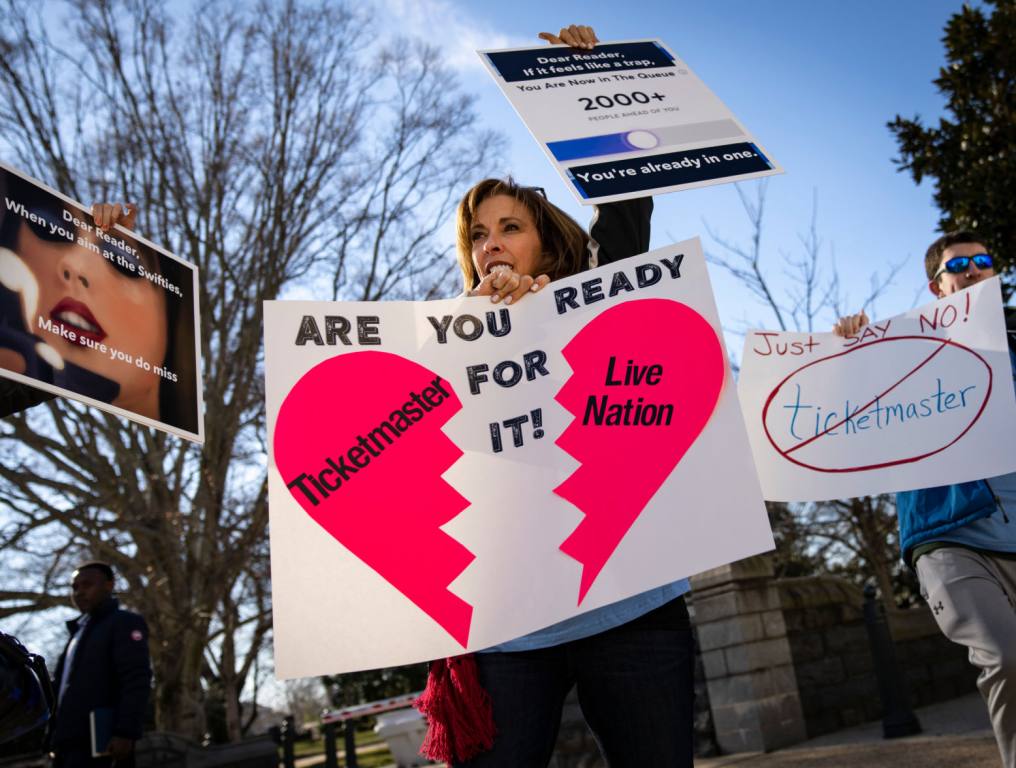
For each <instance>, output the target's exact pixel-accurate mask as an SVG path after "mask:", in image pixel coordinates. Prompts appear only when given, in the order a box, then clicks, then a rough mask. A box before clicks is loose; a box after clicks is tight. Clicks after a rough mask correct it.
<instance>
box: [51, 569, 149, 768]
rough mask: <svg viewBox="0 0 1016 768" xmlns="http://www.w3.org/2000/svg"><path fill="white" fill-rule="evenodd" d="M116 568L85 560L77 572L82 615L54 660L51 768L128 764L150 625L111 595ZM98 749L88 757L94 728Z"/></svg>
mask: <svg viewBox="0 0 1016 768" xmlns="http://www.w3.org/2000/svg"><path fill="white" fill-rule="evenodd" d="M113 578H114V577H113V568H112V567H111V566H110V565H108V564H106V563H100V562H89V563H85V564H83V565H81V566H80V567H78V569H77V570H75V571H74V576H73V581H72V582H71V595H72V600H73V602H74V605H75V606H76V607H77V609H78V610H79V611H81V616H80V617H79V618H77V619H74V620H73V621H69V622H67V629H68V630H69V632H70V639H69V640H68V641H67V646H66V647H65V648H64V651H63V653H62V654H61V655H60V660H59V661H58V662H57V666H56V675H55V679H54V687H55V688H56V690H57V709H56V718H55V721H54V725H53V729H52V731H51V734H50V744H51V745H52V748H53V752H54V754H55V760H56V762H55V765H56V768H85V767H86V766H87V767H88V768H104V767H105V766H110V765H112V764H113V763H114V762H115V763H116V764H117V765H118V766H123V765H131V764H132V763H133V759H134V742H135V741H137V740H138V739H139V738H140V737H141V731H142V728H143V726H144V722H145V713H146V712H147V709H148V697H149V692H150V688H151V682H152V665H151V661H150V659H149V656H148V626H147V625H146V624H145V620H144V619H143V618H142V617H141V616H139V615H138V614H136V613H131V612H130V611H126V610H124V609H122V608H120V605H119V602H118V601H117V599H116V598H115V597H113ZM93 722H94V723H95V731H96V736H97V741H99V742H104V743H98V744H96V745H95V747H96V751H98V752H100V753H104V754H103V755H102V756H100V757H93V744H92V730H93V728H92V724H93Z"/></svg>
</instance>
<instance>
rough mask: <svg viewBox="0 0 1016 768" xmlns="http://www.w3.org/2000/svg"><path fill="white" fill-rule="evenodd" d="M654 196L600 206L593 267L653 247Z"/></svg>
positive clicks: (593, 228) (593, 227) (592, 232)
mask: <svg viewBox="0 0 1016 768" xmlns="http://www.w3.org/2000/svg"><path fill="white" fill-rule="evenodd" d="M652 216H653V198H652V197H639V198H636V199H634V200H622V201H621V202H619V203H604V204H602V205H598V206H596V213H595V214H594V215H593V223H592V225H591V226H590V227H589V235H590V237H592V238H593V241H594V245H591V246H590V250H591V251H592V252H593V254H594V256H593V259H595V260H593V259H591V262H592V263H591V264H590V266H594V267H596V266H602V265H603V264H610V263H611V262H613V261H618V260H619V259H626V258H628V257H629V256H635V255H637V254H639V253H645V252H646V251H648V250H649V222H650V219H652Z"/></svg>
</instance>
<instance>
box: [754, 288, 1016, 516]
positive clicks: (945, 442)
mask: <svg viewBox="0 0 1016 768" xmlns="http://www.w3.org/2000/svg"><path fill="white" fill-rule="evenodd" d="M738 390H739V393H740V397H741V407H742V408H743V409H744V417H745V419H746V420H747V427H748V435H749V438H750V440H751V445H752V452H753V453H754V455H755V464H756V466H757V467H758V472H759V478H760V479H761V481H762V489H763V493H764V495H765V498H766V499H769V500H770V501H820V500H823V499H838V498H847V497H853V496H865V495H871V494H878V493H889V492H893V491H904V490H911V489H915V488H928V487H932V486H939V485H946V484H950V483H958V482H964V481H967V480H977V479H981V478H985V477H993V476H995V475H1001V474H1005V473H1006V472H1011V471H1013V470H1016V452H1014V451H1013V450H1012V440H1013V435H1014V434H1016V398H1014V394H1013V373H1012V368H1011V365H1010V359H1009V348H1008V345H1007V344H1006V337H1005V322H1004V318H1003V315H1002V302H1001V291H1000V283H999V280H998V278H994V279H992V280H986V281H984V282H981V283H978V284H976V285H974V286H972V287H971V288H968V289H967V290H964V291H961V292H959V293H955V294H953V295H951V296H948V297H946V298H944V299H940V300H938V301H936V302H933V303H931V304H926V305H925V306H923V307H919V308H917V309H912V310H910V311H909V312H906V313H904V314H902V315H897V316H896V317H893V318H890V319H889V320H884V321H879V322H874V323H871V324H869V325H867V326H865V328H864V329H862V330H861V331H860V332H859V333H858V334H857V335H856V336H851V337H847V338H840V337H839V336H836V335H835V334H832V333H811V334H807V333H777V332H772V331H752V332H749V333H748V335H747V336H746V337H745V344H744V355H743V357H742V363H741V375H740V379H739V381H738Z"/></svg>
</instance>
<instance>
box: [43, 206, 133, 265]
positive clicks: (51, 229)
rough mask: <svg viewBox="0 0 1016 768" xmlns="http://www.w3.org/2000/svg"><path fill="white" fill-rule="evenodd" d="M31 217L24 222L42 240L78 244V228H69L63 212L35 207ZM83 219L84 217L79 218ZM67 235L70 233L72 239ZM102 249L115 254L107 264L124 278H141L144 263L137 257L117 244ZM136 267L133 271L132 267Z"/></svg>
mask: <svg viewBox="0 0 1016 768" xmlns="http://www.w3.org/2000/svg"><path fill="white" fill-rule="evenodd" d="M29 213H30V214H31V215H30V216H28V217H26V218H25V219H24V222H25V223H26V224H27V225H28V227H29V228H30V229H31V230H32V233H33V234H34V235H35V236H36V237H37V238H39V239H40V240H45V241H46V242H47V243H58V244H60V245H74V243H76V242H77V228H76V227H69V226H68V224H69V222H65V221H64V220H63V216H62V215H61V211H60V210H58V209H53V208H49V207H44V206H35V207H33V208H31V209H30V210H29ZM78 218H83V217H78ZM65 233H70V239H68V238H67V236H66V234H65ZM102 247H103V248H104V249H106V250H108V251H110V252H111V253H112V254H113V258H111V259H110V258H107V259H106V262H107V263H108V264H109V265H110V266H112V267H113V269H115V270H116V271H117V272H119V273H120V274H121V275H123V276H124V277H131V278H140V277H141V274H142V273H141V269H140V267H142V266H143V265H142V263H141V261H140V260H139V259H138V257H137V256H135V255H134V254H132V253H130V252H129V251H126V250H124V249H123V248H121V247H119V246H118V245H117V244H116V243H115V242H109V241H106V242H104V243H103V244H102ZM132 264H133V265H134V268H133V269H131V267H130V265H132Z"/></svg>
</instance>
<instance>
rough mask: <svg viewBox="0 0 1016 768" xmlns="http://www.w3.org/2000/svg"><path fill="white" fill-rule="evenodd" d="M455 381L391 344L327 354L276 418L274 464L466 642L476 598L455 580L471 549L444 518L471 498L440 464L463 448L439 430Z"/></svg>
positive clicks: (326, 520)
mask: <svg viewBox="0 0 1016 768" xmlns="http://www.w3.org/2000/svg"><path fill="white" fill-rule="evenodd" d="M461 408H462V403H461V402H460V401H459V399H458V396H457V395H456V394H455V392H454V391H453V390H452V388H451V386H450V385H449V383H448V382H447V381H445V380H443V379H441V378H440V377H438V376H436V375H435V374H434V373H432V372H430V371H428V370H427V369H426V368H424V367H423V366H420V365H418V364H417V363H414V362H411V361H409V360H406V359H405V358H403V357H400V356H398V355H394V354H390V353H387V352H373V351H372V352H352V353H350V354H346V355H340V356H338V357H333V358H331V359H329V360H326V361H324V362H322V363H320V364H319V365H317V366H315V367H314V368H312V369H311V370H310V371H308V372H307V373H306V374H305V375H304V376H303V377H302V378H301V379H300V380H299V381H298V382H297V384H296V386H294V387H293V389H292V390H291V391H290V392H289V394H288V395H287V397H286V400H285V402H283V404H282V407H281V408H280V409H279V414H278V418H277V419H276V422H275V436H274V444H273V448H274V453H275V464H276V466H277V467H278V470H279V473H280V474H281V475H282V479H283V481H284V482H285V483H286V484H287V487H288V488H289V489H290V492H291V493H292V494H293V497H294V498H295V499H296V500H297V501H298V502H299V503H300V505H301V506H302V507H303V509H304V510H305V511H306V512H307V513H308V514H309V515H310V516H311V517H312V518H313V519H314V520H315V521H316V522H317V523H318V524H319V525H320V526H321V527H322V528H324V529H325V530H326V531H328V533H329V534H331V535H332V536H333V537H334V538H335V540H336V541H338V542H339V543H340V544H342V545H343V546H344V547H346V548H347V549H348V550H349V551H350V552H352V553H353V554H354V555H356V556H357V557H358V558H359V559H360V560H362V561H363V562H364V563H366V564H367V565H368V566H370V567H371V568H373V569H374V570H375V571H376V572H377V573H378V574H380V575H381V576H382V577H383V578H384V579H386V580H387V581H388V582H389V583H391V585H392V586H394V587H395V588H396V589H398V590H399V591H400V592H401V593H402V594H403V595H405V596H406V597H407V598H409V599H410V600H411V601H412V602H413V603H415V604H416V605H417V606H418V607H419V608H420V609H421V610H423V611H424V612H425V613H426V614H427V615H428V616H430V617H431V618H432V619H434V621H436V622H437V623H438V624H439V625H440V626H441V627H443V628H444V629H445V630H446V631H447V632H448V633H449V634H450V635H451V636H452V637H454V638H455V639H456V640H457V641H458V642H459V643H460V644H461V645H462V646H463V647H465V646H466V645H467V644H468V641H469V627H470V621H471V619H472V613H473V608H472V606H471V605H469V604H468V603H466V602H465V601H464V600H462V599H461V598H459V597H457V596H455V595H454V594H452V593H451V592H450V591H449V590H448V585H449V584H450V583H451V582H452V581H453V580H454V579H455V578H456V577H457V576H458V575H459V574H460V573H462V571H463V570H464V569H465V568H466V566H467V565H469V563H470V562H471V561H472V560H473V558H474V555H473V554H472V553H471V552H469V550H467V549H466V548H465V547H464V546H463V545H462V544H460V543H459V542H458V541H456V540H455V539H453V538H452V537H451V536H449V535H448V534H446V533H445V532H444V531H442V530H440V526H442V525H444V524H445V523H447V522H448V521H449V520H451V519H452V518H453V517H455V516H456V515H458V514H459V513H460V512H461V511H462V510H463V509H465V508H466V507H467V506H468V505H469V502H468V501H467V500H466V499H465V498H463V497H462V496H461V495H460V494H459V493H458V492H457V491H455V490H454V489H453V488H452V487H451V486H450V485H448V483H446V482H445V481H444V480H443V479H442V478H441V474H442V473H443V472H444V471H445V470H446V469H447V468H448V467H449V466H451V465H452V464H453V463H454V462H455V461H457V460H458V458H459V457H460V456H461V455H462V451H461V450H459V448H458V447H457V446H456V445H455V444H454V443H452V442H451V440H449V439H448V438H447V437H446V436H445V434H444V433H443V432H442V431H441V427H442V426H444V424H445V423H446V422H447V421H448V420H449V419H450V418H451V417H452V416H454V415H455V414H456V413H457V412H458V411H459V410H460V409H461Z"/></svg>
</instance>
